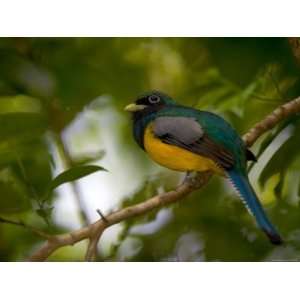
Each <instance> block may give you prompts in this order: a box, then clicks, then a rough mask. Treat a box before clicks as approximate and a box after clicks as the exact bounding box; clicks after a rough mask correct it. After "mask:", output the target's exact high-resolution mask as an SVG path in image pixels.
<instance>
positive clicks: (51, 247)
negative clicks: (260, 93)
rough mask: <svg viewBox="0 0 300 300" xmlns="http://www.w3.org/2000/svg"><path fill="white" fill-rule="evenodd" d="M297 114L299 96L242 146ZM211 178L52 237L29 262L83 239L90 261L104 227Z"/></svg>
mask: <svg viewBox="0 0 300 300" xmlns="http://www.w3.org/2000/svg"><path fill="white" fill-rule="evenodd" d="M298 112H300V97H299V98H297V99H295V100H293V101H290V102H288V103H286V104H284V105H281V106H280V107H278V108H277V109H275V110H274V111H273V112H272V113H271V114H269V115H267V116H266V117H265V118H264V119H263V120H262V121H260V122H258V123H257V124H256V125H255V126H254V127H253V128H251V129H250V130H249V132H247V133H246V134H245V135H244V136H243V139H244V141H245V144H246V145H247V146H248V147H250V146H252V145H253V143H254V142H255V141H256V140H257V139H258V138H259V137H260V136H261V135H262V134H264V133H265V132H266V131H267V130H270V129H272V128H273V127H275V126H276V125H277V124H278V123H279V122H280V121H282V120H283V119H284V118H286V117H288V116H290V115H292V114H295V113H298ZM211 176H212V173H210V172H204V173H200V174H199V175H198V178H197V180H195V179H189V178H187V180H185V181H184V182H183V183H182V184H181V185H179V186H178V187H177V188H176V189H175V190H173V191H170V192H167V193H164V194H161V195H156V196H155V197H152V198H150V199H148V200H146V201H144V202H142V203H139V204H136V205H133V206H129V207H126V208H123V209H120V210H118V211H116V212H113V213H110V214H108V215H107V216H106V217H105V219H106V221H105V220H104V219H103V218H101V219H100V220H98V221H97V222H95V223H93V224H90V225H88V226H85V227H83V228H81V229H79V230H75V231H72V232H70V233H66V234H61V235H56V236H53V237H51V239H48V240H47V241H46V242H45V243H44V245H42V247H41V248H40V249H38V250H37V251H35V252H34V253H33V254H32V255H31V257H29V260H30V261H45V260H46V259H47V258H48V257H49V256H50V255H51V254H52V253H53V252H54V251H55V250H57V249H58V248H61V247H63V246H67V245H73V244H75V243H77V242H79V241H81V240H84V239H89V240H90V242H89V245H88V249H87V253H86V260H88V261H90V260H93V258H94V256H95V249H96V248H97V243H98V241H99V239H100V238H101V235H102V233H103V231H104V230H105V229H106V228H108V227H110V226H112V225H114V224H117V223H120V222H122V221H125V220H127V219H129V218H133V217H137V216H140V215H144V214H146V213H148V212H150V211H152V210H153V209H157V208H159V207H161V206H165V205H168V204H171V203H174V202H177V201H180V200H183V199H184V197H185V196H187V195H188V194H190V193H191V192H193V191H195V190H196V189H198V188H200V187H202V186H204V185H205V184H206V183H207V182H208V181H209V179H210V178H211Z"/></svg>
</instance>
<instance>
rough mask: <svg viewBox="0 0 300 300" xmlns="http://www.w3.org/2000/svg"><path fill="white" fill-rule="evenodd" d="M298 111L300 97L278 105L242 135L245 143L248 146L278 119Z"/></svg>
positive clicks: (280, 119) (273, 125) (299, 110)
mask: <svg viewBox="0 0 300 300" xmlns="http://www.w3.org/2000/svg"><path fill="white" fill-rule="evenodd" d="M299 112H300V97H298V98H296V99H294V100H292V101H290V102H287V103H285V104H283V105H281V106H279V107H278V108H276V109H275V110H274V111H273V112H272V113H271V114H269V115H267V116H266V117H265V118H264V119H263V120H262V121H260V122H258V123H256V124H255V125H254V126H253V127H252V128H251V129H250V130H249V131H248V132H247V133H246V134H245V135H244V136H243V140H244V142H245V144H246V145H247V146H248V147H251V146H252V145H253V144H254V142H255V141H256V140H257V139H258V138H259V137H260V136H261V135H263V134H264V133H265V132H267V131H268V130H270V129H272V128H274V127H275V126H276V125H277V124H278V123H279V122H280V121H282V120H283V119H285V118H287V117H289V116H291V115H293V114H296V113H299Z"/></svg>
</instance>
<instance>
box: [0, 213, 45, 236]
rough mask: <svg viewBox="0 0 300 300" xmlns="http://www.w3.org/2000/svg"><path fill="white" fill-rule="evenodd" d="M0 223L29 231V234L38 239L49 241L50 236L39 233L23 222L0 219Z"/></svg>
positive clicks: (39, 231)
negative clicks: (31, 233) (34, 235)
mask: <svg viewBox="0 0 300 300" xmlns="http://www.w3.org/2000/svg"><path fill="white" fill-rule="evenodd" d="M0 223H4V224H10V225H16V226H19V227H23V228H25V229H27V230H30V231H31V232H33V233H34V234H36V235H38V236H39V237H42V238H44V239H51V235H49V234H47V233H45V232H43V231H41V230H39V229H37V228H35V227H32V226H30V225H28V224H26V223H24V222H23V221H14V220H9V219H5V218H2V217H0Z"/></svg>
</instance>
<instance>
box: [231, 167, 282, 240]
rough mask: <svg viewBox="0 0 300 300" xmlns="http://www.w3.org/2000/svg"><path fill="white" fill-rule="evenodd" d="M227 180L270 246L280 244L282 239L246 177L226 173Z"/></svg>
mask: <svg viewBox="0 0 300 300" xmlns="http://www.w3.org/2000/svg"><path fill="white" fill-rule="evenodd" d="M227 175H228V178H229V180H230V182H231V183H232V185H233V186H234V188H235V189H236V191H237V192H238V194H239V196H240V197H241V199H242V200H243V202H244V203H245V205H246V207H247V208H248V210H249V211H250V213H251V214H252V215H253V216H254V217H255V219H256V222H257V224H258V226H259V227H260V228H261V229H262V230H263V231H264V232H265V234H266V235H267V236H268V238H269V239H270V241H271V243H272V244H275V245H280V244H282V239H281V237H280V235H279V233H278V232H277V230H276V229H275V227H274V226H273V225H272V224H271V222H270V221H269V219H268V217H267V215H266V213H265V212H264V209H263V207H262V205H261V204H260V201H259V200H258V198H257V196H256V194H255V192H254V190H253V188H252V186H251V185H250V182H249V179H248V177H247V175H243V174H241V173H240V172H238V171H236V170H234V169H233V170H230V171H227Z"/></svg>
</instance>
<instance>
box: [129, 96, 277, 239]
mask: <svg viewBox="0 0 300 300" xmlns="http://www.w3.org/2000/svg"><path fill="white" fill-rule="evenodd" d="M151 97H152V98H151ZM152 100H153V101H152ZM154 100H155V101H154ZM135 106H136V107H138V108H139V109H138V110H136V111H134V114H133V120H134V126H133V134H134V137H135V140H136V141H137V143H138V144H139V145H140V146H141V147H142V148H144V140H143V139H144V132H145V130H146V128H147V126H148V125H149V124H150V123H154V124H155V122H156V123H157V124H156V125H157V126H156V127H157V128H154V131H155V130H156V132H154V134H156V135H157V138H159V139H161V141H163V142H164V143H167V144H170V145H176V146H179V147H181V148H184V149H185V150H188V151H191V152H193V153H196V154H199V155H201V156H206V157H208V158H210V159H212V160H213V161H214V162H215V163H216V164H217V165H218V166H219V167H220V168H221V169H222V170H223V171H224V173H225V174H226V175H227V176H228V178H229V179H230V181H231V182H232V184H233V185H234V187H235V188H236V190H237V191H238V193H239V195H240V197H241V198H242V200H243V201H244V202H245V204H246V206H247V207H248V209H249V211H250V212H251V214H252V215H253V216H254V217H255V219H256V221H257V224H258V225H259V227H260V228H261V229H262V230H263V231H264V232H265V233H266V234H267V236H268V237H269V239H270V241H271V242H272V243H274V244H280V243H281V242H282V240H281V238H280V235H279V234H278V233H277V231H276V229H275V227H274V226H273V225H272V224H271V222H270V221H269V220H268V218H267V216H266V214H265V212H264V210H263V208H262V206H261V204H260V202H259V200H258V198H257V196H256V194H255V192H254V190H253V188H252V187H251V185H250V182H249V179H248V175H247V170H246V166H247V165H246V161H247V158H248V156H247V151H249V150H247V149H246V146H245V144H244V142H243V141H242V139H241V138H240V136H239V135H238V133H237V132H236V131H235V130H234V129H233V128H232V127H231V125H230V124H229V123H228V122H226V121H225V120H224V119H223V118H221V117H219V116H218V115H215V114H213V113H210V112H206V111H200V110H197V109H193V108H190V107H185V106H181V105H178V104H176V103H175V102H174V101H173V100H172V99H171V98H170V97H169V96H167V95H164V94H162V93H160V92H150V93H148V94H145V95H143V96H142V97H140V98H139V99H138V100H137V101H136V103H135ZM158 120H159V121H158ZM172 120H174V121H172ZM185 120H186V121H185ZM197 126H198V128H195V127H197ZM197 134H198V136H197ZM188 141H190V142H188ZM248 154H249V152H248ZM250 156H251V155H250ZM175 159H180V157H176V158H175Z"/></svg>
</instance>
